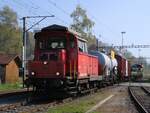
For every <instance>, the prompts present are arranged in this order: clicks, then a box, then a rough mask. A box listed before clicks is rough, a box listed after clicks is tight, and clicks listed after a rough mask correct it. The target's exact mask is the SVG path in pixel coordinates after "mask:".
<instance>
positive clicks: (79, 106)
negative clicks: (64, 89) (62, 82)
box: [48, 93, 108, 113]
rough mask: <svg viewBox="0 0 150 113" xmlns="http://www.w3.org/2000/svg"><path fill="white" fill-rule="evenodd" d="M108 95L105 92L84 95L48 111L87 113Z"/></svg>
mask: <svg viewBox="0 0 150 113" xmlns="http://www.w3.org/2000/svg"><path fill="white" fill-rule="evenodd" d="M107 96H108V95H106V94H103V93H96V94H93V95H90V96H86V97H82V98H81V99H77V100H74V101H72V102H69V103H65V104H63V105H59V106H55V107H53V108H49V110H48V113H85V112H86V111H88V110H89V109H91V108H92V107H93V106H95V105H96V104H97V103H98V102H99V101H101V100H103V99H104V98H106V97H107ZM92 113H98V112H92Z"/></svg>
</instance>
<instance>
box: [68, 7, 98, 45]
mask: <svg viewBox="0 0 150 113" xmlns="http://www.w3.org/2000/svg"><path fill="white" fill-rule="evenodd" d="M70 16H71V18H72V19H73V24H71V25H70V27H71V28H72V29H73V30H75V31H77V32H79V33H81V35H82V36H83V38H85V39H86V40H88V46H89V47H90V46H92V45H93V44H94V45H95V43H96V37H95V35H93V34H92V29H93V27H94V22H93V21H92V20H91V19H90V18H89V17H88V16H87V14H86V10H84V9H82V8H81V6H80V5H77V7H76V9H75V10H74V11H73V12H72V13H71V15H70Z"/></svg>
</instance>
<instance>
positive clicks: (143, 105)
mask: <svg viewBox="0 0 150 113" xmlns="http://www.w3.org/2000/svg"><path fill="white" fill-rule="evenodd" d="M129 93H130V95H131V98H132V99H133V101H134V103H135V105H136V107H137V109H138V110H139V113H150V93H149V90H148V89H147V88H145V87H136V86H129Z"/></svg>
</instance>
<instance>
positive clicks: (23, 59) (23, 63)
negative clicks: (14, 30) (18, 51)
mask: <svg viewBox="0 0 150 113" xmlns="http://www.w3.org/2000/svg"><path fill="white" fill-rule="evenodd" d="M22 19H23V47H22V71H23V75H22V80H23V88H24V80H25V73H26V72H25V69H26V68H25V67H26V66H25V62H26V61H25V59H26V48H25V45H26V18H25V17H23V18H22Z"/></svg>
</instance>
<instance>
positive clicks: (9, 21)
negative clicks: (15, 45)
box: [0, 6, 18, 27]
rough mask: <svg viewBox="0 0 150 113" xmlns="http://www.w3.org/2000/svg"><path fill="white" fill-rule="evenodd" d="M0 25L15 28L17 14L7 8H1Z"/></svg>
mask: <svg viewBox="0 0 150 113" xmlns="http://www.w3.org/2000/svg"><path fill="white" fill-rule="evenodd" d="M0 23H2V24H6V25H8V26H12V27H17V26H18V22H17V13H16V12H14V11H13V10H12V9H10V8H9V7H8V6H5V7H3V10H1V11H0Z"/></svg>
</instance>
